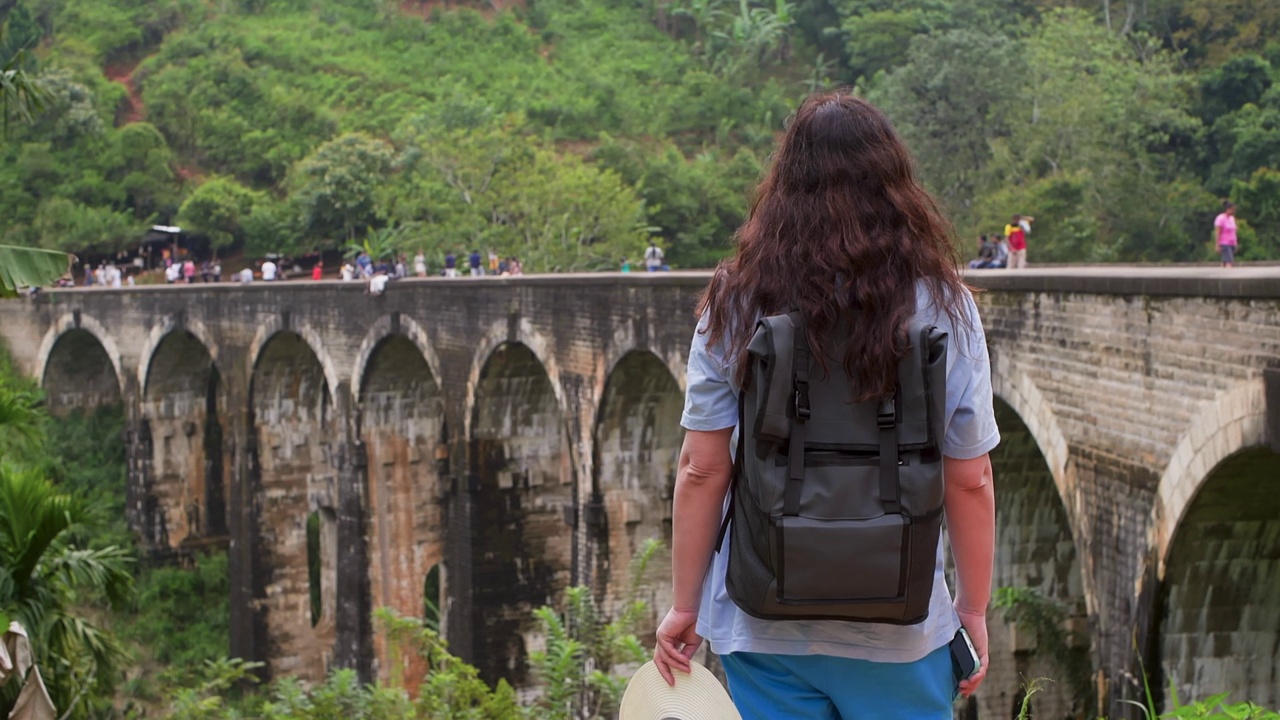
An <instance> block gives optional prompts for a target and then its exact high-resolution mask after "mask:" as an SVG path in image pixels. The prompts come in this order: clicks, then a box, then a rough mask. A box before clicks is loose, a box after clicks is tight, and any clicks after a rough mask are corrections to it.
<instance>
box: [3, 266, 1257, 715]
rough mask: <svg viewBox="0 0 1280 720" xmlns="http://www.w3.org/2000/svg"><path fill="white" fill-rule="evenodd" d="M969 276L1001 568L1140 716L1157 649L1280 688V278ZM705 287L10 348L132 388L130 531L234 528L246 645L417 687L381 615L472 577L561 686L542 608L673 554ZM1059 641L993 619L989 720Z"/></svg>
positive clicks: (77, 377) (455, 614) (159, 539)
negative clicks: (538, 617)
mask: <svg viewBox="0 0 1280 720" xmlns="http://www.w3.org/2000/svg"><path fill="white" fill-rule="evenodd" d="M970 280H971V281H972V282H974V283H976V284H977V285H979V286H983V287H985V288H986V289H987V290H988V291H987V292H984V293H981V294H980V295H979V305H980V307H981V309H982V312H983V316H984V325H985V327H986V330H987V333H988V338H989V344H990V347H991V357H992V363H993V365H992V367H993V384H994V388H995V393H996V395H997V397H998V398H999V401H1000V402H999V403H998V407H999V414H1000V419H1001V422H1002V426H1003V428H1004V433H1005V444H1004V445H1003V446H1002V448H1001V449H999V450H998V451H997V452H996V453H994V454H993V460H994V462H995V466H996V475H997V489H998V490H997V493H998V504H999V507H1000V527H999V530H998V539H999V543H1000V549H1001V553H1000V555H999V557H998V568H997V579H996V582H997V584H1010V583H1012V584H1019V585H1027V586H1033V587H1038V588H1040V589H1041V590H1042V591H1043V592H1044V593H1045V594H1047V595H1049V596H1050V597H1053V598H1055V599H1057V600H1059V601H1061V602H1062V603H1063V604H1064V605H1065V606H1067V607H1068V609H1069V611H1070V614H1072V615H1073V616H1078V619H1077V620H1075V621H1073V623H1074V625H1073V626H1074V627H1078V628H1082V629H1084V630H1085V631H1086V634H1087V635H1088V643H1087V648H1085V647H1082V648H1081V649H1080V652H1086V653H1088V654H1089V657H1090V658H1091V661H1092V665H1093V667H1094V668H1095V680H1096V682H1097V685H1098V688H1099V691H1100V693H1101V696H1102V698H1103V702H1104V707H1103V711H1104V712H1108V714H1113V715H1114V714H1116V713H1117V712H1118V711H1119V707H1120V706H1118V705H1116V704H1115V703H1116V701H1117V700H1119V699H1121V698H1125V697H1136V696H1137V694H1138V692H1139V690H1138V688H1137V686H1136V684H1135V683H1134V682H1133V680H1132V677H1133V675H1134V673H1136V672H1137V670H1138V661H1139V658H1140V657H1142V658H1144V659H1145V660H1146V661H1147V663H1148V667H1150V668H1155V667H1159V668H1160V675H1161V678H1159V681H1160V682H1161V683H1163V677H1169V678H1172V679H1174V680H1175V681H1176V682H1177V683H1178V688H1179V691H1180V693H1182V695H1183V696H1184V697H1186V696H1188V695H1199V696H1202V695H1206V694H1208V693H1211V692H1216V691H1232V692H1235V693H1238V694H1239V695H1240V696H1241V697H1244V696H1246V695H1247V696H1248V697H1250V699H1253V700H1255V701H1259V702H1264V703H1267V702H1269V703H1271V704H1273V705H1274V704H1276V703H1277V702H1280V699H1278V698H1277V697H1276V696H1275V692H1276V691H1275V688H1276V687H1280V685H1278V684H1277V683H1276V682H1275V677H1276V673H1277V667H1278V666H1280V657H1278V653H1277V651H1276V650H1275V647H1276V643H1275V637H1276V629H1275V618H1276V617H1277V616H1280V613H1277V612H1276V606H1275V604H1274V602H1275V601H1274V599H1273V598H1275V597H1280V573H1278V572H1277V570H1276V567H1275V562H1274V557H1275V553H1276V548H1275V539H1276V537H1277V533H1278V532H1280V531H1278V530H1277V523H1280V520H1277V517H1280V516H1278V515H1277V513H1276V512H1275V509H1276V508H1275V507H1274V505H1273V504H1272V505H1268V504H1267V503H1268V502H1271V503H1274V498H1275V497H1277V496H1280V488H1276V487H1273V486H1274V485H1275V484H1276V483H1277V482H1280V458H1278V457H1277V455H1276V454H1275V453H1274V452H1273V451H1271V450H1269V449H1264V448H1265V447H1266V445H1265V438H1267V437H1268V432H1271V433H1273V434H1274V433H1275V432H1276V431H1275V429H1274V428H1270V427H1269V426H1268V425H1267V422H1268V421H1267V417H1268V414H1267V413H1268V410H1270V411H1271V412H1272V415H1271V416H1272V417H1280V414H1278V413H1276V412H1275V409H1274V408H1268V407H1267V405H1266V400H1265V397H1266V390H1265V383H1264V380H1263V375H1264V371H1266V370H1267V369H1268V368H1272V369H1274V368H1280V277H1274V276H1271V275H1264V276H1259V275H1257V274H1256V273H1255V274H1254V275H1248V274H1237V275H1234V276H1232V275H1224V274H1222V273H1219V272H1218V271H1212V270H1202V269H1201V270H1196V271H1170V270H1158V271H1150V270H1133V269H1129V270H1109V271H1082V270H1062V269H1058V270H1042V271H1032V272H1027V273H1019V274H1014V273H975V274H973V275H971V276H970ZM705 282H706V276H705V275H695V274H689V275H680V274H661V275H648V274H634V275H631V276H619V275H599V276H592V275H584V276H572V277H527V278H515V279H483V280H474V281H473V280H456V281H449V280H443V279H430V280H425V281H418V280H412V281H405V282H401V283H398V284H393V285H392V287H391V289H390V291H389V292H388V293H387V294H386V295H385V296H382V297H376V298H374V297H367V296H365V295H363V294H362V293H361V289H360V287H359V286H358V285H356V284H349V285H344V284H340V283H328V282H320V283H309V282H308V283H304V282H290V283H280V284H263V283H258V284H253V285H249V286H232V285H222V286H218V287H208V286H196V287H191V288H135V289H129V290H121V291H110V292H108V291H96V292H95V291H91V290H90V291H86V290H74V291H57V292H49V293H42V294H41V295H40V296H39V297H37V298H35V299H34V300H23V301H11V302H6V303H4V304H3V305H0V317H3V323H0V337H3V339H4V342H5V345H6V346H7V348H8V349H9V351H10V353H11V354H12V355H13V356H14V357H15V359H16V361H17V362H18V364H19V366H20V367H22V368H24V369H26V370H27V371H28V372H30V373H31V374H32V375H35V376H37V377H41V378H42V379H43V381H44V383H45V385H46V387H48V388H49V391H50V402H51V405H53V406H54V408H55V410H57V411H62V410H63V409H66V408H70V407H74V406H78V405H79V406H83V405H94V404H102V403H111V402H115V401H116V400H117V398H118V399H122V400H123V401H124V407H125V414H126V424H127V427H128V442H129V444H130V452H129V456H130V477H131V482H130V496H129V497H130V507H129V515H130V520H131V522H132V523H133V524H134V527H135V528H137V529H138V530H139V531H140V532H142V533H143V535H144V537H145V538H146V539H147V540H149V541H150V542H151V543H153V544H154V545H156V546H157V548H158V549H161V548H163V547H164V546H166V545H167V546H169V547H170V548H173V547H181V546H184V545H191V544H193V543H199V542H202V541H207V540H209V537H210V536H211V535H212V536H217V535H218V534H219V533H220V532H222V530H223V529H224V528H225V536H226V538H227V542H228V543H229V546H230V556H231V565H232V587H233V590H232V608H233V637H232V651H233V652H235V653H236V654H238V655H241V656H244V657H251V658H258V659H264V660H268V661H269V663H270V668H271V671H272V672H276V673H289V674H298V675H302V676H304V677H307V678H315V677H319V676H320V674H321V673H323V672H324V670H325V669H327V668H328V667H330V666H334V665H340V666H349V667H355V668H357V669H358V670H360V671H361V672H362V673H364V674H365V675H366V676H369V675H372V674H374V673H376V672H385V671H386V669H385V668H383V667H382V666H383V665H384V664H385V662H386V657H385V654H384V649H383V648H382V646H381V643H380V641H379V639H378V637H377V632H376V631H375V629H374V628H373V627H372V625H371V624H370V621H369V619H368V618H369V614H370V611H371V610H372V609H373V608H374V607H379V606H383V605H387V606H391V607H394V608H396V609H397V610H399V611H400V612H402V613H406V614H420V613H421V612H422V609H421V608H422V592H423V581H424V579H425V577H426V574H427V573H428V572H430V571H431V569H432V568H439V570H437V572H438V573H439V575H440V576H441V578H442V582H441V587H442V591H441V598H440V604H441V606H442V607H443V609H444V618H443V625H444V627H445V632H446V635H447V636H448V638H449V640H450V642H451V645H452V647H453V648H454V649H455V650H456V651H458V652H459V653H461V654H463V655H464V656H467V657H470V658H472V659H473V660H475V661H476V662H477V663H478V664H479V666H480V667H481V668H482V670H483V671H484V673H485V675H486V676H487V677H490V678H494V677H497V676H500V675H501V676H508V677H511V678H513V679H514V680H515V681H516V682H517V683H519V684H528V683H529V682H531V681H532V679H531V678H527V677H525V676H524V675H523V674H522V662H521V661H522V658H523V657H525V656H526V655H527V653H528V652H530V651H532V650H535V649H537V648H538V647H539V645H540V643H541V642H542V640H541V638H540V636H539V634H538V631H537V627H536V624H535V623H533V622H532V621H531V619H530V617H529V610H531V609H532V608H533V607H536V606H538V605H540V604H543V603H545V602H548V601H554V600H555V598H556V595H557V594H558V593H559V592H560V591H561V590H562V589H563V588H564V587H565V586H566V585H568V584H570V583H584V584H587V585H589V586H591V587H592V588H594V589H595V591H596V594H597V596H598V597H599V599H600V600H601V601H602V602H603V603H605V604H606V606H610V607H616V605H617V603H618V602H619V601H620V600H621V598H623V597H624V596H625V595H626V592H625V588H626V586H627V584H628V583H629V577H630V575H631V572H630V568H629V563H630V558H631V555H632V553H633V552H634V551H635V549H636V548H638V547H639V546H640V545H641V544H642V543H643V542H644V541H645V540H647V539H650V538H655V539H664V540H665V539H669V536H670V520H669V514H670V513H669V503H670V484H671V481H672V478H673V476H674V465H675V455H676V452H677V450H678V446H679V442H680V437H681V431H680V429H679V427H678V411H679V407H680V403H681V388H683V386H684V369H683V366H684V361H685V358H686V356H687V348H688V343H689V337H690V334H691V332H692V327H693V318H692V315H691V309H692V307H693V303H694V301H695V298H696V294H697V292H698V290H699V289H700V288H701V286H702V285H703V284H704V283H705ZM1272 422H1274V421H1272ZM211 438H212V440H211ZM1240 478H1245V480H1241V479H1240ZM219 503H222V505H221V507H220V506H219ZM1260 509H1261V510H1260ZM1263 510H1265V512H1264V511H1263ZM313 514H314V515H315V516H317V518H318V520H319V530H320V532H319V533H318V536H319V537H318V540H319V542H318V543H314V542H313V543H309V542H308V537H307V518H308V517H309V516H311V515H313ZM1198 537H1213V538H1215V544H1212V545H1211V544H1208V543H1202V542H1198V541H1197V540H1196V538H1198ZM317 553H318V556H319V558H318V559H319V560H320V567H321V572H320V574H319V575H320V576H319V577H318V578H313V577H312V576H311V574H310V573H309V572H308V569H307V559H308V555H309V554H311V555H313V556H314V555H316V554H317ZM1268 554H1269V555H1268ZM1268 557H1271V558H1272V559H1271V560H1267V558H1268ZM1268 563H1270V564H1268ZM667 567H668V565H667V564H666V560H665V558H663V557H661V556H660V557H659V558H657V559H656V560H655V562H654V565H653V566H652V567H651V568H650V569H649V572H648V573H647V574H646V575H645V576H644V582H643V583H642V585H641V595H642V596H643V597H646V598H648V599H650V600H652V601H653V602H654V603H655V606H656V607H658V608H660V607H661V606H662V604H663V603H665V602H666V600H667V599H668V598H669V593H670V589H669V581H667V579H666V577H665V575H666V572H667ZM316 581H318V582H319V585H320V589H321V602H320V612H319V614H318V615H316V614H314V613H313V612H312V608H311V602H310V589H311V585H312V584H313V583H314V582H316ZM1210 587H1211V588H1213V591H1212V592H1210V591H1209V589H1208V588H1210ZM655 615H656V611H655ZM313 616H314V617H313ZM1224 617H1231V618H1234V619H1237V620H1238V622H1235V623H1233V624H1230V626H1228V625H1227V624H1224V622H1223V620H1222V618H1224ZM654 619H655V618H650V621H649V622H650V623H652V622H653V621H654ZM313 620H314V621H315V622H314V624H313V622H312V621H313ZM1024 635H1025V633H1024ZM1029 643H1031V641H1030V640H1028V639H1027V638H1025V637H1018V636H1017V632H1016V630H1014V629H1012V628H1010V627H1008V626H1006V625H1004V624H1003V623H1002V622H1001V621H999V618H998V617H997V616H994V615H993V619H992V648H993V653H994V655H993V670H992V678H991V682H990V683H989V685H988V686H987V687H986V689H985V690H984V693H983V696H984V697H983V700H982V706H981V710H982V714H983V716H1003V715H1004V714H1005V713H1007V712H1009V710H1010V707H1011V703H1012V702H1013V700H1014V699H1015V696H1016V692H1017V682H1018V680H1017V676H1018V673H1024V674H1025V673H1032V674H1053V673H1054V672H1055V670H1054V666H1053V663H1048V662H1046V661H1044V659H1043V658H1036V657H1035V656H1034V653H1031V652H1028V648H1029V647H1033V645H1032V644H1029ZM1246 666H1247V667H1248V668H1250V670H1249V671H1248V672H1241V671H1239V670H1238V668H1243V667H1246ZM1268 683H1269V684H1268ZM1268 688H1271V690H1270V692H1271V693H1272V694H1271V695H1267V692H1268ZM1039 702H1040V704H1039V705H1038V706H1037V712H1039V713H1040V714H1041V715H1042V716H1052V717H1067V716H1071V715H1072V714H1074V712H1075V711H1078V710H1080V708H1078V707H1076V708H1074V709H1073V707H1072V702H1073V701H1072V699H1071V698H1070V697H1069V696H1068V695H1067V694H1065V693H1063V692H1061V691H1060V690H1058V691H1051V692H1049V693H1047V694H1046V695H1044V696H1042V698H1041V700H1040V701H1039ZM1108 708H1109V709H1108Z"/></svg>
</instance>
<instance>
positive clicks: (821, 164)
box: [698, 92, 968, 401]
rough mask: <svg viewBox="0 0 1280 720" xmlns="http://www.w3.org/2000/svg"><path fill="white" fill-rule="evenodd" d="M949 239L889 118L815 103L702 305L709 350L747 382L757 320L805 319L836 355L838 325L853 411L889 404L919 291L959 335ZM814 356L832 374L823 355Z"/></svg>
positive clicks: (865, 106) (808, 103) (789, 138)
mask: <svg viewBox="0 0 1280 720" xmlns="http://www.w3.org/2000/svg"><path fill="white" fill-rule="evenodd" d="M952 235H953V231H952V228H951V225H950V223H949V222H948V221H947V219H946V218H945V217H944V215H943V213H942V211H941V210H940V209H939V208H938V205H937V203H936V202H935V201H934V199H933V198H932V197H931V196H930V195H929V193H928V192H927V191H925V189H924V188H923V187H922V186H921V185H920V183H919V182H918V181H917V180H916V176H915V171H914V168H913V163H912V160H911V155H910V154H909V153H908V152H907V148H906V146H905V145H903V143H902V140H901V139H899V137H898V134H897V132H896V131H895V130H894V128H893V125H892V124H891V123H890V122H889V119H888V118H887V117H885V115H884V113H882V112H881V111H880V110H879V109H878V108H876V107H875V106H874V105H871V104H870V103H868V102H866V101H865V100H861V99H859V98H857V97H854V96H853V95H850V94H848V93H846V92H834V93H818V94H815V95H812V96H810V97H809V98H808V99H806V100H805V101H804V102H803V103H802V104H801V105H800V108H799V110H797V111H796V113H795V115H794V116H792V118H791V119H790V120H789V122H788V124H787V127H786V129H785V131H784V132H783V133H782V136H781V137H780V138H779V140H778V144H777V147H776V149H775V151H774V155H773V158H772V161H771V164H770V167H769V169H768V170H767V172H766V173H765V175H764V178H763V180H762V181H761V182H760V185H759V187H758V188H757V190H756V194H755V199H754V201H753V203H752V205H751V210H750V212H749V213H748V215H747V219H746V222H745V223H743V225H742V227H740V228H739V229H738V232H737V234H736V236H735V239H736V245H737V249H736V252H735V253H734V255H733V257H732V258H730V259H728V260H726V261H724V262H722V263H720V266H719V267H717V268H716V272H715V275H714V276H713V277H712V279H711V282H710V284H709V285H708V286H707V289H706V290H705V291H704V293H703V295H702V298H701V300H700V302H699V303H698V315H699V316H701V315H703V314H704V313H706V314H707V315H708V321H707V327H706V330H705V332H707V333H709V335H710V336H709V338H708V342H709V343H710V344H711V345H715V344H716V343H718V342H721V341H724V343H725V349H726V357H727V358H728V360H729V361H730V362H735V363H736V364H737V373H738V375H737V380H738V381H739V382H742V380H743V379H744V377H745V373H746V367H747V363H745V362H741V361H740V360H742V359H744V358H746V348H747V344H748V343H749V342H750V341H751V336H752V334H753V332H754V328H755V323H756V320H757V319H758V318H759V317H761V316H763V315H771V314H775V313H782V312H788V311H790V310H798V311H800V312H801V313H803V314H804V316H805V318H807V321H808V335H809V343H810V347H813V348H814V349H815V350H817V348H820V347H829V346H830V343H829V342H824V339H826V338H831V337H832V333H834V332H836V331H837V324H839V325H840V327H839V330H838V331H839V332H849V333H850V335H849V337H850V338H854V339H855V340H854V341H853V342H850V343H849V344H848V345H847V354H846V356H845V358H844V361H843V365H844V369H845V372H846V373H848V375H849V377H850V378H852V379H853V380H854V387H855V388H858V397H855V398H854V400H856V401H866V400H871V399H878V398H884V397H887V396H889V395H891V394H892V393H893V392H894V389H895V387H896V384H897V364H898V361H899V360H900V359H901V358H902V357H903V356H904V355H905V354H906V352H907V350H908V348H909V347H910V343H909V340H908V338H907V326H908V323H909V322H910V320H911V317H912V315H913V314H914V313H915V310H916V283H917V282H918V281H923V282H924V283H925V284H926V287H927V288H928V292H929V295H930V296H931V298H932V300H933V304H934V305H935V307H938V308H941V309H943V310H944V311H945V312H947V314H948V315H949V316H950V317H951V320H952V323H953V325H955V326H956V327H960V326H962V325H965V324H966V320H967V317H968V316H967V315H966V314H964V312H963V311H962V305H961V302H962V297H963V295H962V293H963V290H964V283H963V281H962V280H961V279H960V273H959V270H957V262H956V255H955V248H954V246H953V244H952ZM850 310H852V312H850ZM846 322H847V323H848V324H845V323H846ZM814 354H815V356H816V357H819V358H822V365H823V368H824V370H825V369H826V364H827V363H826V359H825V357H824V356H825V353H821V352H815V353H814Z"/></svg>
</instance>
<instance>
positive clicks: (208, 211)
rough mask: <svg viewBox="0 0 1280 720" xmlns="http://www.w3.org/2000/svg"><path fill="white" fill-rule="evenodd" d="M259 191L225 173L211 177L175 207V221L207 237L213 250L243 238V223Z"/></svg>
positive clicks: (260, 196)
mask: <svg viewBox="0 0 1280 720" xmlns="http://www.w3.org/2000/svg"><path fill="white" fill-rule="evenodd" d="M261 199H262V193H259V192H255V191H253V190H250V189H249V188H246V187H244V186H243V185H241V184H240V183H238V182H236V181H235V180H233V179H231V178H228V177H213V178H210V179H208V180H206V181H205V182H204V183H202V184H201V185H200V187H198V188H196V190H195V192H193V193H191V195H190V196H189V197H187V199H186V200H185V201H184V202H183V203H182V207H181V208H180V209H179V210H178V217H177V222H178V224H179V225H181V226H182V227H183V228H184V229H190V230H193V231H195V232H197V233H200V234H202V235H205V236H207V237H208V238H209V241H210V243H211V244H212V246H213V248H214V249H215V250H219V249H222V248H226V247H230V246H231V245H232V244H234V243H236V242H243V241H244V239H245V226H246V224H247V223H248V219H249V217H250V215H251V214H252V213H253V210H254V207H255V206H256V205H257V204H258V203H259V202H260V201H261Z"/></svg>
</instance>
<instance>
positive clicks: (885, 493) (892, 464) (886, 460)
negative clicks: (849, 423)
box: [876, 393, 902, 514]
mask: <svg viewBox="0 0 1280 720" xmlns="http://www.w3.org/2000/svg"><path fill="white" fill-rule="evenodd" d="M897 396H898V393H894V396H893V397H891V398H888V399H886V400H882V401H881V402H880V408H879V410H878V411H877V412H876V425H877V426H878V427H879V428H880V502H881V504H882V505H883V506H884V511H885V513H886V514H896V513H899V512H901V511H902V484H901V483H900V482H899V478H898V405H899V403H898V397H897Z"/></svg>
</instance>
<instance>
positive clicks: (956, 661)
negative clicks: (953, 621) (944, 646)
mask: <svg viewBox="0 0 1280 720" xmlns="http://www.w3.org/2000/svg"><path fill="white" fill-rule="evenodd" d="M981 668H982V659H981V658H979V657H978V651H977V650H976V649H974V647H973V640H970V639H969V633H968V631H966V630H965V629H964V628H960V629H959V630H957V631H956V636H955V637H954V638H952V639H951V669H952V670H953V671H954V672H955V674H956V682H960V681H961V680H968V679H969V678H971V677H973V676H974V674H975V673H977V672H978V670H979V669H981Z"/></svg>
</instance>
